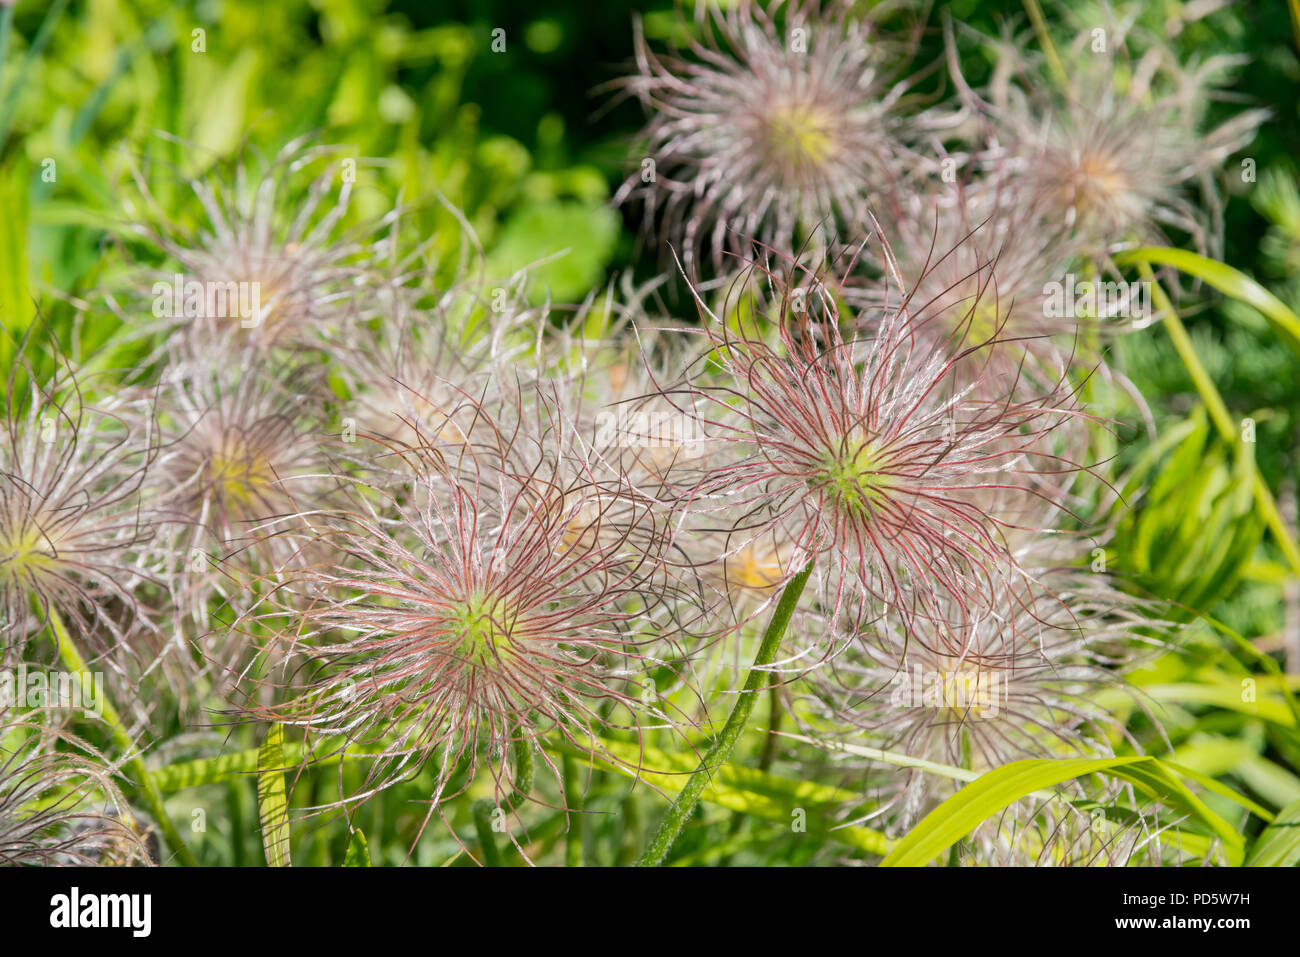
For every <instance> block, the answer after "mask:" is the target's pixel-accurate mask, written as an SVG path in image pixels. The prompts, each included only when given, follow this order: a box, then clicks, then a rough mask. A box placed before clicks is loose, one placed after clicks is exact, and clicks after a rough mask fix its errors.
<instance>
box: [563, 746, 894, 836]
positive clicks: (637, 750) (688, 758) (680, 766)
mask: <svg viewBox="0 0 1300 957" xmlns="http://www.w3.org/2000/svg"><path fill="white" fill-rule="evenodd" d="M593 746H594V750H595V753H594V754H593V753H590V752H587V751H585V750H583V749H581V748H577V747H575V746H573V745H569V744H556V745H552V746H549V748H548V749H549V750H555V751H559V752H561V753H564V754H569V755H571V756H573V757H578V758H587V759H589V760H592V761H594V762H595V763H596V764H597V765H599V766H601V767H603V768H605V769H606V770H610V771H615V772H618V773H620V774H624V775H626V776H628V777H630V778H635V779H636V780H639V781H644V782H645V783H647V784H649V785H651V786H652V787H655V788H658V789H659V790H661V791H664V792H666V793H668V794H675V793H676V792H678V791H680V790H681V789H682V788H683V787H685V786H686V781H687V780H688V778H689V776H690V773H691V772H693V771H694V770H695V769H696V768H697V767H698V766H699V756H698V755H697V754H695V753H694V752H693V751H690V750H688V751H685V752H683V753H679V754H670V753H668V752H665V751H658V750H655V749H654V748H644V747H641V746H640V745H637V744H630V743H626V742H622V741H610V740H608V739H604V738H599V739H597V740H596V741H595V742H593ZM701 799H702V800H704V801H708V802H709V803H710V804H716V805H717V806H719V807H725V808H727V809H728V810H732V811H737V812H739V813H741V814H751V815H753V816H754V817H759V818H763V819H764V820H769V821H775V822H777V823H780V824H784V825H786V826H787V827H788V826H789V825H790V824H791V823H792V821H794V820H796V817H795V814H796V812H798V811H800V810H802V811H803V812H804V814H803V815H802V818H803V823H804V824H805V825H806V827H807V828H808V832H809V833H814V834H820V835H821V836H824V837H828V838H830V839H832V840H836V841H839V842H840V843H842V844H848V845H849V846H851V847H855V848H857V849H858V850H862V851H866V852H867V853H869V854H877V855H883V854H885V853H886V852H887V851H888V850H889V840H888V838H886V837H885V835H883V834H881V833H880V832H879V831H873V830H871V829H869V828H865V827H856V826H845V827H834V826H827V825H826V824H825V823H824V821H825V820H826V819H827V818H828V817H829V815H823V814H820V813H818V812H819V811H820V810H827V811H829V810H831V809H839V808H844V807H853V806H855V805H860V804H862V795H860V794H858V793H856V792H853V791H847V790H844V789H843V788H836V787H832V786H830V785H825V784H817V783H815V782H813V781H791V780H789V779H786V778H781V777H777V776H776V775H773V774H768V773H767V772H765V771H758V770H754V769H751V768H744V767H740V766H738V765H734V764H725V765H723V766H722V767H721V768H719V769H718V771H717V774H716V775H715V776H714V777H713V779H712V780H711V781H710V782H709V783H708V784H707V785H706V786H705V788H704V791H703V793H702V794H701Z"/></svg>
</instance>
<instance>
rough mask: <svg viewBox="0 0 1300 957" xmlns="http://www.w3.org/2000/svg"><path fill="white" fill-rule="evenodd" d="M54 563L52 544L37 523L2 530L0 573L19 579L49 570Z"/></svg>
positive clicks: (23, 523)
mask: <svg viewBox="0 0 1300 957" xmlns="http://www.w3.org/2000/svg"><path fill="white" fill-rule="evenodd" d="M54 562H55V558H54V555H53V553H52V546H51V543H50V541H49V540H48V539H47V537H46V536H45V533H44V532H42V531H41V528H40V526H38V525H37V524H36V523H35V522H22V523H20V524H19V527H18V528H5V529H0V573H3V574H5V575H7V576H9V577H11V578H14V579H19V578H22V577H23V576H25V575H31V574H34V573H36V572H40V571H43V570H45V569H48V568H50V567H51V566H52V565H53V564H54Z"/></svg>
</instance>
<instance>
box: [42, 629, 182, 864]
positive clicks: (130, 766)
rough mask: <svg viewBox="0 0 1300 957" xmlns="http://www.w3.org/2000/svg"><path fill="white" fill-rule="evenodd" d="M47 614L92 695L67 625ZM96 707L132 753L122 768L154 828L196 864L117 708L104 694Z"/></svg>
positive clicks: (62, 652)
mask: <svg viewBox="0 0 1300 957" xmlns="http://www.w3.org/2000/svg"><path fill="white" fill-rule="evenodd" d="M48 615H49V622H50V630H51V631H52V632H53V633H54V641H55V644H56V645H57V646H58V649H59V659H60V660H61V661H62V662H63V664H64V667H66V668H67V669H68V671H69V672H71V673H72V674H73V675H75V676H76V678H77V680H78V681H79V682H80V683H81V692H82V694H83V695H89V696H92V697H93V696H94V694H95V682H94V676H93V675H91V673H90V669H89V668H87V667H86V662H85V660H83V659H82V657H81V653H80V652H79V651H77V646H76V645H75V644H74V643H73V641H72V636H71V635H69V634H68V629H67V626H66V625H64V624H63V619H62V618H60V617H59V613H58V612H57V611H55V610H54V608H53V607H50V608H49V609H48ZM84 700H89V699H84ZM99 706H100V711H101V717H102V718H103V719H104V723H105V724H106V725H108V728H109V731H110V732H111V733H112V735H113V742H114V743H115V744H116V745H117V746H118V747H119V748H121V750H122V754H123V756H125V755H128V754H130V755H132V757H131V758H129V759H128V760H127V761H126V764H125V767H126V770H127V771H128V772H129V773H130V775H131V776H132V779H133V782H134V784H135V786H136V790H137V792H138V793H139V795H140V797H141V798H142V799H143V800H144V802H145V806H146V807H148V809H149V813H150V814H152V815H153V817H154V820H155V821H157V822H158V828H159V830H161V831H162V835H163V838H164V840H165V841H166V843H167V845H168V846H169V847H170V848H171V849H172V850H173V851H174V852H175V853H176V856H177V857H178V858H180V861H181V863H182V864H184V865H185V866H186V867H197V866H198V863H199V862H198V861H197V860H196V859H195V857H194V854H193V853H192V852H191V851H190V849H189V847H188V846H187V845H186V844H185V842H184V841H183V840H182V839H181V836H180V834H179V833H178V832H177V831H176V828H175V826H173V824H172V822H171V819H170V818H169V817H168V816H167V809H166V808H165V807H164V806H163V798H162V792H161V791H159V790H158V786H157V785H156V784H155V783H154V780H153V777H152V776H151V775H150V774H149V769H148V768H147V767H145V763H144V761H143V760H141V758H140V756H139V755H138V754H134V753H133V752H134V751H135V741H134V740H133V739H132V738H131V735H130V734H129V733H128V732H127V730H126V726H125V725H124V724H123V723H122V719H121V717H120V716H119V715H118V713H117V709H116V708H114V707H113V703H112V702H111V701H109V700H108V698H107V697H102V698H101V699H100V700H99Z"/></svg>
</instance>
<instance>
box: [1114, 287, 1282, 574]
mask: <svg viewBox="0 0 1300 957" xmlns="http://www.w3.org/2000/svg"><path fill="white" fill-rule="evenodd" d="M1137 265H1138V273H1139V274H1140V275H1141V276H1142V279H1143V280H1144V281H1146V282H1148V283H1150V284H1151V299H1152V302H1153V303H1154V304H1155V307H1156V309H1158V310H1160V315H1161V320H1162V321H1163V323H1164V326H1165V331H1166V332H1168V333H1169V338H1170V339H1171V340H1172V341H1173V344H1174V349H1175V351H1176V352H1177V353H1178V357H1179V358H1180V359H1182V360H1183V365H1184V366H1186V367H1187V373H1188V375H1190V376H1191V377H1192V383H1193V384H1194V385H1195V386H1196V391H1197V392H1198V393H1200V396H1201V401H1202V402H1204V403H1205V408H1206V409H1207V410H1208V411H1209V413H1210V419H1211V421H1213V422H1214V425H1215V428H1217V429H1218V430H1219V434H1220V435H1222V436H1223V438H1224V440H1225V441H1226V442H1228V444H1229V445H1233V446H1235V445H1236V444H1237V443H1238V442H1239V441H1240V435H1239V432H1238V429H1239V426H1238V424H1237V423H1236V422H1235V421H1234V420H1233V418H1232V414H1231V413H1230V412H1228V406H1227V405H1226V404H1225V403H1224V401H1223V397H1222V396H1220V395H1219V390H1218V389H1217V388H1216V387H1215V385H1214V380H1213V379H1211V378H1210V373H1209V372H1207V371H1206V369H1205V366H1204V365H1202V364H1201V359H1200V357H1199V356H1198V355H1197V354H1196V348H1195V346H1193V345H1192V337H1191V336H1189V335H1188V334H1187V327H1186V326H1184V325H1183V321H1182V319H1180V318H1179V317H1178V311H1177V310H1176V309H1175V308H1174V304H1173V303H1172V302H1171V301H1170V299H1169V296H1168V295H1166V294H1165V291H1164V288H1163V287H1161V285H1160V281H1159V280H1158V279H1156V278H1155V274H1154V273H1153V272H1152V271H1151V266H1150V265H1149V264H1148V263H1145V262H1139V263H1138V264H1137ZM1254 492H1255V505H1256V507H1257V508H1258V509H1259V511H1260V514H1261V515H1262V516H1263V518H1264V522H1265V524H1267V525H1268V528H1269V531H1271V532H1272V533H1273V539H1274V541H1276V542H1277V544H1278V547H1279V548H1281V549H1282V554H1284V555H1285V556H1286V559H1287V562H1288V563H1289V564H1290V566H1291V570H1292V571H1293V572H1294V573H1295V574H1296V575H1300V546H1297V545H1296V541H1295V538H1294V537H1293V536H1292V534H1291V530H1290V529H1289V528H1288V527H1287V524H1286V522H1285V521H1284V520H1283V518H1282V513H1281V512H1280V511H1278V507H1277V502H1276V501H1275V500H1274V498H1273V492H1272V491H1271V490H1270V489H1269V487H1268V483H1267V482H1265V481H1264V476H1262V475H1260V474H1259V472H1258V471H1256V472H1255V482H1254Z"/></svg>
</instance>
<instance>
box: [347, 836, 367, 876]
mask: <svg viewBox="0 0 1300 957" xmlns="http://www.w3.org/2000/svg"><path fill="white" fill-rule="evenodd" d="M343 866H344V867H369V866H370V845H369V844H368V843H366V835H365V834H364V833H363V832H362V830H361V828H357V829H356V830H355V831H353V832H352V837H351V838H350V839H349V840H348V852H347V854H345V855H344V857H343Z"/></svg>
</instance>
